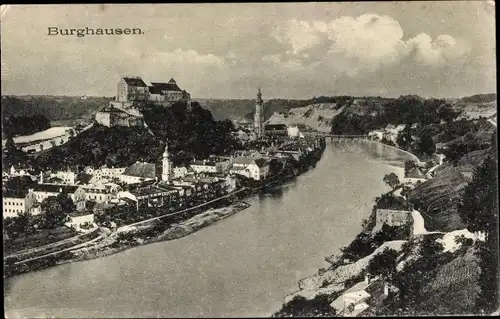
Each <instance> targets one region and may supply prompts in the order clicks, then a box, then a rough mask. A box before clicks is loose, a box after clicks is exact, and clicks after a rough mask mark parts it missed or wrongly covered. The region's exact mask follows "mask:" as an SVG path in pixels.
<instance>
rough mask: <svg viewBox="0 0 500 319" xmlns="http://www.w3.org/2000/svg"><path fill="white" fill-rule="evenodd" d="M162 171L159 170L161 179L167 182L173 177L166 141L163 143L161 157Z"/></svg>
mask: <svg viewBox="0 0 500 319" xmlns="http://www.w3.org/2000/svg"><path fill="white" fill-rule="evenodd" d="M161 163H162V171H161V180H162V181H164V182H168V181H170V180H171V179H172V177H174V174H173V165H172V163H171V162H170V154H169V152H168V141H167V143H166V145H165V151H163V158H162V161H161Z"/></svg>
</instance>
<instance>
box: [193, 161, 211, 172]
mask: <svg viewBox="0 0 500 319" xmlns="http://www.w3.org/2000/svg"><path fill="white" fill-rule="evenodd" d="M190 167H191V169H192V170H193V171H195V172H196V173H217V172H218V169H217V165H216V163H215V162H212V161H207V160H203V161H194V162H193V163H192V164H191V165H190Z"/></svg>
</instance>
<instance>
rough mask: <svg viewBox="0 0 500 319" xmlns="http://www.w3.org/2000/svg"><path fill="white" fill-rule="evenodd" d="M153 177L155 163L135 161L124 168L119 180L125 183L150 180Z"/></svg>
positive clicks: (154, 174) (154, 175)
mask: <svg viewBox="0 0 500 319" xmlns="http://www.w3.org/2000/svg"><path fill="white" fill-rule="evenodd" d="M155 177H156V167H155V164H151V163H146V162H137V163H135V164H132V165H131V166H130V167H127V168H126V169H125V171H124V172H123V173H122V174H121V175H120V182H121V183H125V184H136V183H141V182H144V181H152V180H154V179H155Z"/></svg>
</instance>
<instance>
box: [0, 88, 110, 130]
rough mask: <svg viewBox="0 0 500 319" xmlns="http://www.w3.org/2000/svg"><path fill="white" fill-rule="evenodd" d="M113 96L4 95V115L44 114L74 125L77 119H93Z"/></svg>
mask: <svg viewBox="0 0 500 319" xmlns="http://www.w3.org/2000/svg"><path fill="white" fill-rule="evenodd" d="M112 99H113V98H108V97H86V98H85V99H82V97H79V96H78V97H71V96H45V95H44V96H2V101H1V107H2V111H3V112H2V116H3V117H4V118H5V117H10V116H33V115H43V116H45V117H46V118H48V119H49V120H50V121H51V122H58V124H65V125H74V124H75V121H77V120H84V121H91V120H92V119H93V117H94V115H95V113H97V111H98V110H99V109H100V108H102V107H104V106H106V105H107V104H108V103H109V101H111V100H112Z"/></svg>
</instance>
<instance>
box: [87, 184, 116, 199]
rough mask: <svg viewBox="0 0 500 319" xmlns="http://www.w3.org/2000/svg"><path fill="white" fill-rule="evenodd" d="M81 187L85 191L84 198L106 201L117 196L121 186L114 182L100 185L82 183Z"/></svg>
mask: <svg viewBox="0 0 500 319" xmlns="http://www.w3.org/2000/svg"><path fill="white" fill-rule="evenodd" d="M81 188H82V189H83V190H84V191H85V199H86V200H90V201H94V202H96V203H108V202H109V201H111V200H112V199H115V198H117V196H118V192H119V191H120V190H121V187H120V186H119V185H117V184H114V183H106V184H100V185H93V184H88V185H82V186H81Z"/></svg>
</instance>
